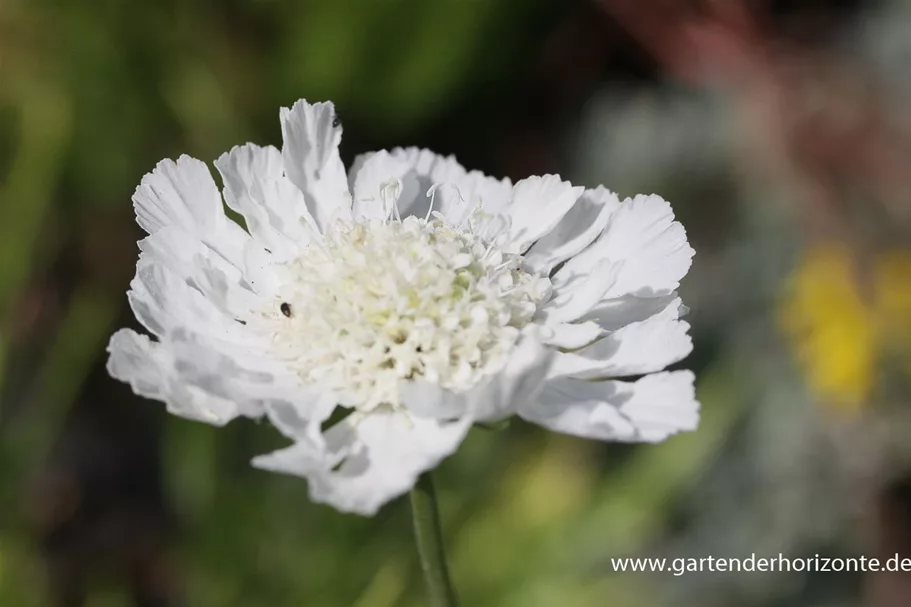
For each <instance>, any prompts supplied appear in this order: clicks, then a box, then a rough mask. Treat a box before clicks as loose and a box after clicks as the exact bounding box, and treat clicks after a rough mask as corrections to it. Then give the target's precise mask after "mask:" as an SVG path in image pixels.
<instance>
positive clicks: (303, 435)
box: [108, 101, 698, 515]
mask: <svg viewBox="0 0 911 607" xmlns="http://www.w3.org/2000/svg"><path fill="white" fill-rule="evenodd" d="M281 124H282V133H283V136H284V147H283V149H282V150H280V151H279V150H278V149H276V148H273V147H258V146H255V145H251V144H248V145H244V146H241V147H237V148H234V149H233V150H231V151H230V152H228V153H227V154H225V155H223V156H222V157H221V158H219V159H218V160H217V161H216V162H215V166H216V167H217V168H218V170H219V172H220V173H221V176H222V178H223V181H224V198H222V195H221V194H220V193H219V190H218V186H217V185H216V184H215V181H214V180H213V179H212V176H211V174H210V172H209V170H208V168H207V167H206V165H205V164H203V163H202V162H200V161H198V160H194V159H192V158H189V157H186V156H184V157H181V158H180V159H178V160H177V162H173V161H170V160H165V161H162V162H161V163H159V164H158V166H157V167H156V168H155V169H154V170H153V171H152V172H151V173H150V174H148V175H146V176H145V178H143V180H142V183H141V185H140V186H139V188H138V189H137V190H136V193H135V195H134V197H133V202H134V205H135V209H136V216H137V220H138V222H139V224H140V225H141V226H142V228H143V229H144V230H145V231H146V232H148V233H149V236H148V237H146V238H145V239H144V240H142V241H140V243H139V247H140V250H141V253H140V256H139V261H138V263H137V269H136V277H135V278H134V280H133V282H132V284H131V289H130V291H129V294H128V297H129V301H130V304H131V305H132V308H133V311H134V312H135V314H136V317H137V318H138V319H139V321H140V322H141V323H142V324H143V325H144V326H145V327H146V328H147V329H148V330H149V332H150V333H151V334H152V335H153V336H154V337H152V338H150V337H148V336H146V335H140V334H137V333H135V332H133V331H130V330H121V331H119V332H117V333H116V334H115V335H114V336H113V337H112V339H111V342H110V345H109V348H108V349H109V352H110V360H109V362H108V369H109V371H110V374H111V375H112V376H113V377H115V378H117V379H120V380H122V381H125V382H129V383H130V385H131V386H132V388H133V390H134V391H135V392H136V393H137V394H140V395H142V396H146V397H149V398H155V399H159V400H162V401H164V402H165V403H167V406H168V409H169V410H170V411H171V412H172V413H175V414H177V415H181V416H183V417H187V418H191V419H196V420H200V421H205V422H208V423H212V424H225V423H227V422H228V421H229V420H231V419H233V418H234V417H237V416H248V417H260V416H263V415H265V416H268V418H269V419H270V420H271V422H272V423H273V424H274V425H275V426H276V427H277V428H278V429H279V430H280V431H281V432H282V433H283V434H285V435H286V436H287V437H288V438H289V439H291V440H292V441H293V444H292V445H291V446H289V447H288V448H286V449H283V450H281V451H277V452H275V453H271V454H269V455H264V456H260V457H257V458H256V459H255V460H254V465H256V466H258V467H260V468H264V469H268V470H274V471H280V472H287V473H290V474H296V475H300V476H303V477H306V478H307V479H308V481H309V485H310V492H311V496H312V498H313V499H314V500H316V501H319V502H325V503H328V504H331V505H333V506H335V507H336V508H338V509H340V510H344V511H350V512H357V513H360V514H365V515H370V514H373V513H374V512H376V510H377V509H378V508H379V507H380V506H382V505H383V504H384V503H386V502H387V501H389V500H390V499H392V498H393V497H395V496H397V495H400V494H402V493H404V492H406V491H407V490H408V489H410V488H411V487H412V485H413V484H414V483H415V480H416V479H417V477H418V475H420V474H421V473H422V472H424V471H426V470H429V469H431V468H433V467H435V466H436V465H437V464H438V463H439V461H440V460H441V459H443V458H445V457H446V456H448V455H449V454H450V453H452V452H453V451H454V450H455V449H456V448H457V447H458V445H459V443H460V442H461V441H462V439H463V438H464V437H465V434H466V433H467V432H468V430H469V428H470V427H471V425H472V424H473V423H475V422H490V421H496V420H499V419H503V418H506V417H509V416H513V415H518V416H521V417H522V418H524V419H526V420H529V421H532V422H534V423H537V424H541V425H542V426H545V427H547V428H550V429H553V430H557V431H559V432H566V433H569V434H574V435H577V436H582V437H586V438H594V439H600V440H611V441H647V442H654V441H660V440H662V439H664V438H666V437H667V436H669V435H671V434H673V433H675V432H678V431H681V430H691V429H694V428H695V427H696V425H697V422H698V403H697V402H696V400H695V398H694V393H693V374H692V373H690V372H688V371H673V372H666V371H663V370H664V369H665V368H666V367H667V366H668V365H670V364H671V363H674V362H677V361H679V360H681V359H682V358H684V357H685V356H686V355H687V354H688V353H689V352H690V350H691V349H692V343H691V340H690V338H689V336H688V335H687V331H688V329H689V325H688V324H687V323H686V322H684V321H683V320H681V319H680V316H681V311H682V310H683V309H684V308H683V306H682V305H681V302H680V299H679V298H678V297H677V294H676V292H675V289H677V287H678V283H679V281H680V279H681V278H683V276H684V275H685V274H686V273H687V270H688V269H689V267H690V261H691V258H692V256H693V250H692V249H691V248H690V247H689V245H688V244H687V240H686V234H685V232H684V229H683V227H682V226H681V225H680V224H679V223H677V222H675V221H674V215H673V213H672V211H671V207H670V205H668V203H667V202H665V201H664V200H662V199H661V198H660V197H658V196H654V195H652V196H637V197H635V198H632V199H627V200H625V201H623V202H620V200H618V198H617V196H616V195H614V194H613V193H611V192H609V191H608V190H606V189H604V188H596V189H593V190H586V189H584V188H581V187H575V186H573V185H571V184H570V183H568V182H565V181H562V180H561V179H560V178H559V177H557V176H555V175H545V176H543V177H530V178H528V179H523V180H521V181H519V182H518V183H516V184H512V183H510V182H509V180H505V179H504V180H497V179H493V178H490V177H487V176H485V175H483V174H481V173H478V172H475V171H466V170H465V169H464V168H462V167H461V166H460V165H459V164H458V163H457V162H456V161H455V159H454V158H452V157H443V156H438V155H436V154H433V153H431V152H429V151H427V150H419V149H395V150H392V151H390V152H386V151H382V152H377V153H372V154H367V155H364V156H362V157H360V158H358V159H357V161H356V162H355V163H354V166H353V167H352V168H351V169H350V171H349V172H348V173H346V172H345V167H344V166H343V164H342V162H341V160H340V158H339V152H338V146H339V142H340V140H341V136H342V129H341V126H340V125H339V123H338V120H337V119H336V117H335V112H334V108H333V106H332V104H331V103H317V104H312V105H311V104H309V103H307V102H305V101H300V102H298V103H297V104H295V105H294V107H293V108H292V109H290V110H289V109H282V111H281ZM223 201H224V202H223ZM225 203H226V204H227V206H228V207H229V208H230V209H231V210H233V211H234V212H236V213H237V214H239V215H240V216H242V217H243V219H244V221H245V223H246V228H247V229H246V230H245V229H244V228H242V227H241V226H240V225H238V224H237V223H235V222H234V221H232V220H231V219H230V218H229V217H228V216H227V215H226V214H225V209H224V204H225ZM617 378H626V379H617ZM637 378H638V379H637ZM340 412H345V413H347V415H346V416H344V417H343V418H342V419H341V421H338V422H337V423H335V424H334V425H331V424H329V423H328V420H329V418H330V415H332V414H333V413H335V415H332V418H333V420H337V419H338V418H340V417H342V416H341V415H339V413H340Z"/></svg>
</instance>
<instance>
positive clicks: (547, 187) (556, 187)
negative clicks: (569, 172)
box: [485, 175, 585, 253]
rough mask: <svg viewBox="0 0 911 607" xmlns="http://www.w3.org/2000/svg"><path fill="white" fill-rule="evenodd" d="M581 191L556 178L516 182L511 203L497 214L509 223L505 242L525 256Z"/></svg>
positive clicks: (561, 217) (532, 178)
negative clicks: (529, 248)
mask: <svg viewBox="0 0 911 607" xmlns="http://www.w3.org/2000/svg"><path fill="white" fill-rule="evenodd" d="M584 191H585V188H582V187H573V185H572V184H571V183H570V182H568V181H562V180H561V179H560V176H559V175H544V176H543V177H529V178H527V179H523V180H522V181H519V182H518V183H516V185H515V187H514V188H513V193H512V202H511V203H510V204H509V205H508V206H507V207H506V208H504V209H502V210H501V211H500V214H502V215H504V216H505V217H506V218H508V220H509V233H508V235H507V237H506V238H507V239H508V242H510V243H511V244H512V245H513V246H514V247H516V250H517V251H518V252H520V253H524V252H525V251H526V250H527V249H528V247H530V246H531V245H532V244H533V243H534V242H535V241H536V240H538V239H539V238H541V237H542V236H544V235H545V234H547V233H548V232H550V231H551V230H553V229H554V228H555V227H556V226H557V225H558V224H559V223H560V220H561V219H563V216H564V215H566V212H567V211H569V209H570V208H571V207H572V206H573V205H574V204H575V203H576V201H577V200H578V199H579V197H580V196H581V195H582V192H584ZM485 210H486V209H485ZM487 236H488V237H491V236H494V235H493V234H489V235H487ZM490 239H491V240H492V238H490Z"/></svg>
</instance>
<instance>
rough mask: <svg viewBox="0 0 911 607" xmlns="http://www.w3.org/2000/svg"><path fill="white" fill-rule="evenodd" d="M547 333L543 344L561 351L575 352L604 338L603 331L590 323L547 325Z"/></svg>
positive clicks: (594, 323) (598, 326) (593, 323)
mask: <svg viewBox="0 0 911 607" xmlns="http://www.w3.org/2000/svg"><path fill="white" fill-rule="evenodd" d="M547 331H548V336H547V337H546V338H545V339H544V343H546V344H547V345H548V346H553V347H554V348H560V349H562V350H576V349H577V348H581V347H583V346H587V345H588V344H590V343H592V342H593V341H595V340H596V339H598V338H599V337H602V336H604V329H602V328H601V326H600V325H599V324H598V323H596V322H591V321H589V322H582V323H559V324H554V325H547Z"/></svg>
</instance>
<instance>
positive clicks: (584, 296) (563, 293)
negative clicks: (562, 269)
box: [538, 259, 623, 325]
mask: <svg viewBox="0 0 911 607" xmlns="http://www.w3.org/2000/svg"><path fill="white" fill-rule="evenodd" d="M622 270H623V263H622V262H621V263H614V262H612V261H611V260H609V259H601V260H599V261H598V263H597V264H595V266H594V267H592V268H590V271H589V272H588V273H586V274H576V275H574V276H573V277H572V278H571V279H570V280H568V281H564V282H561V283H555V284H554V285H553V295H552V296H551V298H550V300H549V301H548V302H547V303H546V304H544V306H543V307H542V308H541V310H540V311H539V312H538V316H539V318H540V319H541V320H542V322H544V323H545V324H547V325H553V324H558V323H566V322H573V321H575V320H579V319H580V318H583V317H584V316H586V315H587V314H588V313H589V312H591V311H592V310H593V309H594V308H595V307H596V306H597V305H598V304H599V302H601V301H602V300H603V299H604V295H605V293H607V292H608V291H610V290H611V289H612V288H613V286H614V285H615V284H616V282H617V279H618V277H619V275H620V272H621V271H622Z"/></svg>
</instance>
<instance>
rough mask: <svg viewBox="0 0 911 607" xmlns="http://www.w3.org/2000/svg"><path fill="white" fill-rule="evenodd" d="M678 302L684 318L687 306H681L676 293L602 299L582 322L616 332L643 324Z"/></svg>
mask: <svg viewBox="0 0 911 607" xmlns="http://www.w3.org/2000/svg"><path fill="white" fill-rule="evenodd" d="M674 302H677V303H678V307H679V309H680V316H681V317H682V316H683V310H684V309H685V306H683V304H680V303H679V302H680V298H679V297H678V296H677V292H676V291H672V292H671V293H669V294H668V295H662V296H660V297H636V296H635V295H624V296H623V297H617V298H614V299H602V300H601V301H600V302H598V304H597V305H595V307H594V308H592V309H591V310H589V311H588V312H587V313H586V314H585V315H584V316H583V317H582V319H581V320H586V321H592V322H595V323H597V324H598V325H599V326H600V327H601V328H602V329H605V330H607V331H616V330H617V329H621V328H623V327H625V326H626V325H628V324H630V323H634V322H641V321H643V320H645V319H647V318H651V317H652V316H654V315H655V314H658V313H659V312H661V311H662V310H664V309H666V308H667V307H668V306H670V305H671V304H672V303H674Z"/></svg>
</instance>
